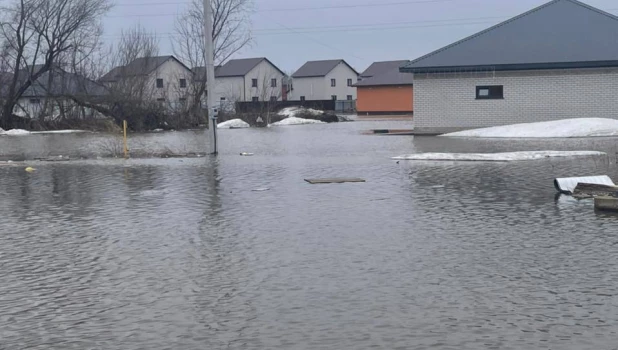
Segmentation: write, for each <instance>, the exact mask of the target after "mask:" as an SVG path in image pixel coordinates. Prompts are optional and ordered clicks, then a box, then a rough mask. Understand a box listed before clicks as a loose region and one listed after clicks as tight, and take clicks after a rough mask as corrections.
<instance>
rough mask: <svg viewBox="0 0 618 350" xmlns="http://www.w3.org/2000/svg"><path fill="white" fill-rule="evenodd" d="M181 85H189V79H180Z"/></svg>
mask: <svg viewBox="0 0 618 350" xmlns="http://www.w3.org/2000/svg"><path fill="white" fill-rule="evenodd" d="M180 87H181V88H183V89H184V88H186V87H187V79H180Z"/></svg>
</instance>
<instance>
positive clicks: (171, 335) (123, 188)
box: [0, 122, 618, 350]
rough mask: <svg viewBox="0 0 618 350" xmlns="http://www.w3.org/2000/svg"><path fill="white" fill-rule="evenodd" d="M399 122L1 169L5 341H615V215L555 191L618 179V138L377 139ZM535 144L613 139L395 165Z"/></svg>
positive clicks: (235, 136) (211, 345)
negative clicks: (188, 155)
mask: <svg viewBox="0 0 618 350" xmlns="http://www.w3.org/2000/svg"><path fill="white" fill-rule="evenodd" d="M389 127H390V128H399V129H401V128H406V127H408V125H407V123H406V122H356V123H345V124H338V125H308V126H297V127H282V128H271V129H264V130H255V129H249V130H223V131H221V132H220V136H221V150H222V153H221V155H220V156H219V157H218V158H217V159H213V158H198V159H165V160H163V159H156V160H155V159H151V160H149V159H141V160H129V161H123V160H90V161H75V162H66V163H34V164H35V165H34V166H35V167H36V168H37V171H36V172H34V173H27V172H25V171H24V169H23V168H24V166H23V165H14V166H2V167H0V178H1V181H0V196H1V197H2V200H1V201H0V215H1V216H0V217H1V219H0V349H7V350H8V349H10V350H12V349H129V350H133V349H457V350H462V349H471V350H472V349H474V350H476V349H561V350H564V349H617V348H618V216H615V215H612V214H604V213H598V212H595V211H594V210H593V205H592V203H591V202H589V201H582V202H577V201H573V200H571V199H569V198H566V197H556V195H555V190H554V188H553V185H552V180H553V178H554V177H562V176H580V175H600V174H607V175H610V176H612V177H614V178H615V179H618V168H617V167H616V165H615V161H616V159H615V158H616V145H618V139H594V140H535V141H529V140H520V141H512V140H447V139H442V138H435V137H418V138H413V137H390V136H367V135H362V134H361V131H362V130H366V129H373V128H380V129H381V128H389ZM105 137H106V136H104V135H37V136H27V137H21V138H16V137H0V152H2V153H3V154H4V155H5V156H6V157H9V156H14V155H21V156H24V157H26V158H28V157H35V156H39V155H72V156H78V155H79V154H80V153H81V154H96V153H97V152H98V151H97V147H98V146H97V145H98V144H100V143H101V142H103V143H104V142H105ZM131 142H132V143H133V144H139V145H140V147H145V148H148V149H161V150H163V149H172V150H175V151H201V150H203V147H204V146H205V143H204V140H203V135H202V134H201V133H200V132H185V133H180V132H178V133H164V134H152V135H142V136H133V137H132V139H131ZM132 147H135V146H132ZM534 149H536V150H600V151H606V152H610V153H611V155H610V156H608V157H607V158H583V159H582V158H579V159H560V160H556V159H553V160H541V161H534V162H514V163H455V162H415V163H411V162H402V163H400V164H397V163H396V162H393V161H391V160H389V159H388V158H389V157H391V156H396V155H400V154H405V153H412V152H428V151H459V152H462V151H516V150H534ZM240 152H252V153H255V156H253V157H241V156H239V153H240ZM309 177H362V178H365V179H366V180H367V182H366V183H360V184H341V185H309V184H307V183H305V182H304V181H303V179H305V178H309ZM256 189H260V190H261V191H254V190H256ZM266 189H268V190H266Z"/></svg>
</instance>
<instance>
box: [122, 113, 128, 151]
mask: <svg viewBox="0 0 618 350" xmlns="http://www.w3.org/2000/svg"><path fill="white" fill-rule="evenodd" d="M122 129H123V133H124V137H123V141H124V158H125V159H128V158H129V147H128V145H127V121H126V120H124V121H123V122H122Z"/></svg>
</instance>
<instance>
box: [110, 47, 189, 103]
mask: <svg viewBox="0 0 618 350" xmlns="http://www.w3.org/2000/svg"><path fill="white" fill-rule="evenodd" d="M192 79H193V72H192V71H191V69H189V68H188V67H187V66H185V65H184V64H183V63H182V62H180V61H179V60H178V59H177V58H176V57H174V56H159V57H142V58H138V59H136V60H134V61H132V62H130V63H129V64H127V65H125V66H120V67H116V68H114V69H112V70H111V71H110V72H109V73H107V74H106V75H104V76H103V77H102V78H101V79H100V80H99V82H101V83H103V84H105V85H106V86H108V87H111V88H114V87H115V88H116V90H117V91H122V92H124V93H126V94H131V95H133V96H135V97H136V98H139V99H140V100H150V101H157V102H159V103H162V104H165V105H166V106H168V107H170V108H172V109H176V108H183V107H184V106H186V105H187V103H188V99H189V98H190V97H191V89H190V86H189V84H190V83H191V82H192Z"/></svg>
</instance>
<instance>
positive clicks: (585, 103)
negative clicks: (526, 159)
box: [414, 69, 618, 133]
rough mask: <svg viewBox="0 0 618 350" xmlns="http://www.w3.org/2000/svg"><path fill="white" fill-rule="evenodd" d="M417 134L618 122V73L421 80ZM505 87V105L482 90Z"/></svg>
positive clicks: (473, 75)
mask: <svg viewBox="0 0 618 350" xmlns="http://www.w3.org/2000/svg"><path fill="white" fill-rule="evenodd" d="M414 78H415V85H414V90H415V102H414V108H415V110H414V113H415V118H414V119H415V129H416V131H417V133H442V132H449V131H456V130H464V129H471V128H481V127H490V126H499V125H507V124H515V123H529V122H538V121H551V120H559V119H568V118H584V117H586V118H587V117H598V118H614V119H616V118H618V69H578V70H553V71H521V72H485V73H447V74H416V75H415V77H414ZM478 85H503V86H504V99H503V100H476V86H478Z"/></svg>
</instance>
